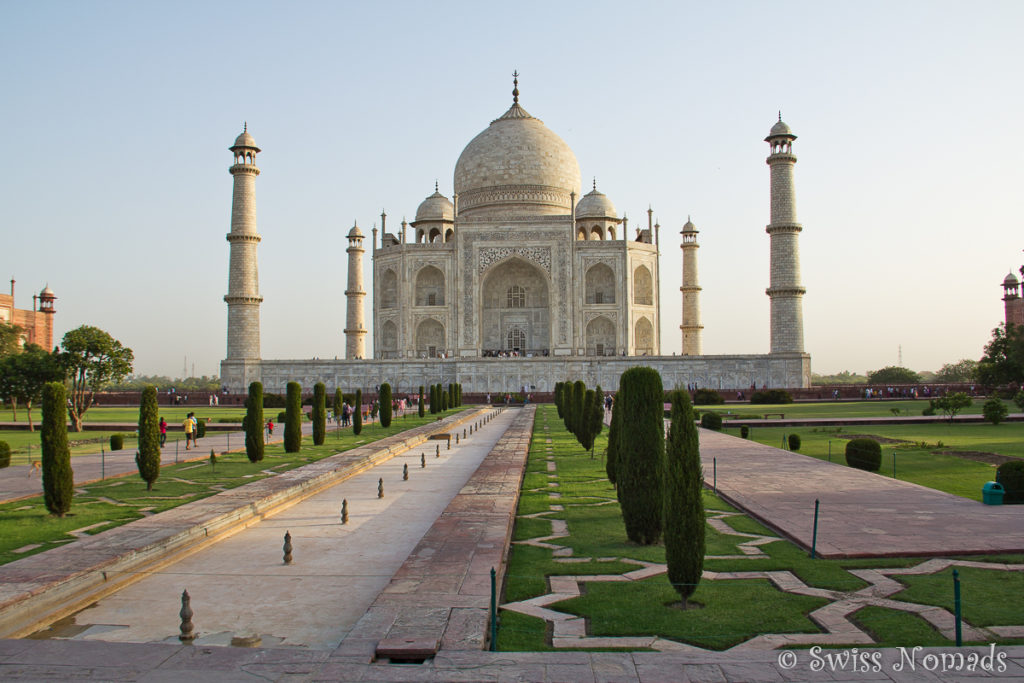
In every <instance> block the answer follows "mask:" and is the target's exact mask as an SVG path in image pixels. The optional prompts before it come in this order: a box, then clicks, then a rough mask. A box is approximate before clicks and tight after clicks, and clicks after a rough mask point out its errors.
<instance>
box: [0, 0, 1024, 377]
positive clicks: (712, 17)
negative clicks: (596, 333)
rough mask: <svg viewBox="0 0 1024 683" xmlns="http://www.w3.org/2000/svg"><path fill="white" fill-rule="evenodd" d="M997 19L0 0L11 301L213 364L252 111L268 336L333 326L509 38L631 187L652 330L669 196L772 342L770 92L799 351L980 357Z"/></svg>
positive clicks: (600, 7) (175, 358)
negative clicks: (795, 275) (783, 176)
mask: <svg viewBox="0 0 1024 683" xmlns="http://www.w3.org/2000/svg"><path fill="white" fill-rule="evenodd" d="M1022 20H1024V3H1021V2H1019V0H1015V1H1012V2H935V1H928V2H908V1H905V0H901V1H900V2H891V1H887V2H863V1H861V2H845V3H840V2H807V3H802V2H778V1H776V2H714V3H712V2H699V3H697V2H690V3H683V2H671V3H669V2H665V3H638V2H633V3H625V2H585V3H583V2H579V3H576V2H517V3H513V4H501V5H499V4H493V3H480V2H457V3H456V2H452V3H446V2H435V3H426V2H409V3H399V2H376V3H371V2H359V3H356V2H350V3H343V2H324V3H313V2H297V3H279V2H278V3H271V2H254V1H249V2H241V3H233V2H173V3H148V2H147V3H143V2H85V1H75V2H47V1H36V2H19V1H16V0H0V86H2V91H0V92H2V105H0V130H2V131H3V163H2V164H0V230H2V237H3V240H2V242H0V244H2V251H0V269H3V270H2V272H0V278H2V279H3V280H6V279H7V276H8V274H10V275H12V276H13V277H15V278H16V279H17V281H18V284H17V292H16V298H17V303H18V304H19V305H20V306H22V307H27V306H30V305H31V295H32V293H33V292H38V291H39V290H40V289H42V287H43V286H44V285H46V284H47V283H49V285H50V286H51V287H52V288H53V289H54V290H55V292H56V293H57V296H58V297H59V298H58V300H57V305H56V308H57V310H58V313H57V318H56V324H57V336H58V338H59V337H60V336H61V335H63V333H64V332H65V331H67V330H69V329H72V328H74V327H77V326H78V325H81V324H83V323H88V324H93V325H97V326H99V327H101V328H104V329H106V330H107V331H109V332H110V333H111V334H113V335H114V336H115V337H117V338H118V339H120V340H121V341H122V342H124V343H125V344H127V345H128V346H130V347H131V348H133V349H134V351H135V358H136V372H138V373H145V374H154V373H159V374H169V375H174V376H177V375H181V373H182V367H183V362H184V361H185V358H186V357H187V359H188V371H189V373H191V372H192V364H193V363H194V364H195V372H196V374H216V373H218V372H219V362H220V360H221V359H222V358H223V357H224V355H225V325H226V319H227V308H226V304H225V303H224V301H223V298H222V297H223V296H224V294H225V293H226V292H227V274H228V243H227V242H226V241H225V239H224V236H225V233H227V231H228V230H229V229H230V209H231V182H232V180H231V176H230V175H229V174H228V172H227V169H228V167H229V165H230V164H231V162H232V157H231V153H230V152H229V151H228V149H227V148H228V147H229V146H230V145H231V143H232V142H233V140H234V138H235V136H236V135H238V133H239V132H241V129H242V123H243V121H248V124H249V132H250V133H252V134H253V136H254V137H255V139H256V142H257V144H258V145H259V146H260V147H261V148H262V149H263V150H264V151H263V153H262V154H260V155H259V158H258V165H259V166H260V168H261V169H262V175H260V177H259V178H258V179H257V181H256V190H257V206H258V212H259V231H260V233H261V234H262V235H263V242H262V243H261V245H260V248H259V259H260V277H261V282H260V286H261V290H262V294H263V296H264V299H265V301H264V303H263V307H262V331H263V334H262V345H263V357H264V358H310V357H313V356H319V357H324V358H331V357H334V356H339V357H340V356H343V355H344V346H345V344H344V337H343V334H342V329H343V327H344V321H345V298H344V295H343V291H344V289H345V280H346V272H345V270H346V255H345V253H344V250H345V247H346V246H347V245H346V241H345V235H346V234H347V232H348V229H349V228H350V227H351V226H352V223H353V221H354V220H358V221H359V225H360V226H364V227H366V228H369V227H370V226H371V225H372V224H373V223H374V222H379V220H380V219H379V214H380V213H381V210H382V209H385V210H386V211H387V214H388V226H389V228H390V227H392V226H394V227H396V228H397V225H398V223H399V221H401V219H402V217H403V216H406V217H408V219H409V220H412V217H413V216H414V215H415V212H416V207H417V206H418V205H419V202H420V201H422V199H423V198H424V197H426V196H427V195H429V194H430V193H431V192H433V190H434V181H435V179H436V180H438V181H439V182H440V188H441V191H442V192H443V193H444V194H446V195H449V196H450V195H451V192H452V173H453V170H454V167H455V162H456V160H457V159H458V156H459V154H460V153H461V151H462V149H463V147H464V146H465V145H466V144H467V143H468V142H469V141H470V140H471V139H472V138H473V137H474V136H475V135H476V134H477V133H479V132H480V131H481V130H483V129H484V128H485V127H486V126H487V125H488V124H489V122H490V121H491V120H492V119H494V118H496V117H497V116H499V115H500V114H502V113H503V112H504V111H505V110H506V109H507V108H508V106H509V104H511V89H512V83H511V74H512V71H513V69H518V70H519V73H520V74H521V76H520V86H519V87H520V91H521V98H520V102H521V103H522V105H523V106H524V107H525V108H526V110H527V111H529V112H530V113H531V114H533V115H534V116H536V117H538V118H540V119H541V120H543V121H544V122H545V124H546V125H547V126H548V127H549V128H551V129H552V130H553V131H555V132H556V133H557V134H558V135H560V136H561V137H562V138H563V139H564V140H565V141H566V142H567V143H568V144H569V145H570V147H572V149H573V150H574V152H575V153H576V156H577V158H578V160H579V164H580V169H581V171H582V174H583V179H584V180H583V185H584V187H585V188H586V187H589V185H590V183H591V178H593V177H595V176H596V178H597V185H598V189H600V190H602V191H603V192H605V193H606V194H607V195H608V196H609V198H611V200H612V201H613V202H614V203H615V205H616V207H617V208H618V210H619V212H620V214H621V213H626V214H628V216H629V218H630V225H631V226H632V225H636V224H637V223H638V222H640V221H646V210H647V207H648V205H651V206H652V207H653V208H654V212H655V215H656V217H657V218H658V219H659V220H660V223H661V225H662V232H661V237H662V249H661V251H662V256H661V306H662V308H661V310H662V351H663V353H665V354H670V353H672V352H673V351H676V352H678V351H679V349H680V346H681V339H680V332H679V327H678V326H679V322H680V294H679V291H678V289H679V285H680V284H681V282H680V279H681V271H680V264H681V256H680V250H679V235H678V233H679V230H680V229H681V227H682V225H683V223H684V222H685V221H686V218H687V215H692V218H693V221H694V223H695V224H696V225H697V228H698V229H699V230H700V231H701V232H700V236H699V241H700V244H701V249H700V267H699V269H700V284H701V285H702V286H703V288H704V291H703V293H702V297H701V303H702V308H703V323H704V326H705V330H704V351H705V352H706V353H709V354H719V353H766V352H767V351H768V306H769V302H768V297H767V296H765V293H764V290H765V288H766V287H767V285H768V236H767V235H766V234H765V231H764V228H765V225H766V224H767V223H768V220H769V216H768V167H767V166H766V165H765V163H764V161H765V157H766V156H767V154H768V145H767V144H766V143H765V142H763V139H764V137H765V135H767V133H768V130H769V129H770V128H771V126H772V124H773V123H774V122H775V120H776V116H777V112H778V111H779V110H780V109H781V111H782V116H783V119H784V120H785V121H786V122H787V123H788V124H789V125H790V126H791V127H792V129H793V132H794V133H795V134H796V135H797V136H798V139H797V141H796V142H795V143H794V152H795V153H796V155H797V157H798V158H799V162H798V163H797V166H796V171H795V175H796V192H797V201H798V216H799V220H800V221H801V223H803V226H804V232H803V233H802V234H801V236H800V250H801V259H802V263H803V280H804V285H805V286H806V288H807V295H806V296H805V297H804V320H805V336H806V346H807V350H808V351H809V352H810V354H811V358H812V369H813V370H814V371H815V372H822V373H830V372H836V371H839V370H844V369H849V370H854V371H861V372H863V371H865V370H869V369H875V368H879V367H882V366H885V365H891V364H895V363H896V362H897V353H898V349H899V347H900V346H901V345H902V354H903V363H904V365H906V366H908V367H911V368H914V369H918V370H934V369H937V368H938V367H939V366H941V365H942V364H943V363H946V362H950V361H955V360H957V359H960V358H978V357H979V356H980V354H981V350H982V347H983V345H984V343H985V342H986V340H987V339H988V338H989V336H990V331H991V329H992V328H993V327H994V326H995V325H997V324H998V323H999V322H1000V320H1001V319H1002V302H1001V301H1000V298H1001V296H1002V290H1001V287H1000V283H1001V282H1002V278H1003V277H1004V276H1005V275H1006V273H1007V272H1008V271H1009V270H1010V269H1013V270H1016V269H1017V268H1018V267H1019V266H1020V265H1021V263H1022V261H1024V255H1022V253H1021V249H1022V247H1024V244H1022V242H1024V240H1022V239H1021V237H1022V233H1021V232H1020V227H1021V220H1022V216H1024V190H1022V188H1024V164H1022V157H1024V123H1022V121H1024V88H1022V87H1021V69H1022V67H1024V47H1022V46H1024V41H1022V40H1021V31H1022V28H1024V21H1022ZM631 232H632V229H631ZM370 281H371V278H370V262H369V258H367V259H366V282H367V283H369V282H370ZM4 287H6V286H5V285H4ZM371 296H372V294H371ZM367 310H368V311H369V310H371V309H370V307H369V305H368V306H367ZM367 324H372V320H368V321H367ZM370 338H371V339H372V335H371V337H370Z"/></svg>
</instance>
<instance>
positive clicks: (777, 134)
mask: <svg viewBox="0 0 1024 683" xmlns="http://www.w3.org/2000/svg"><path fill="white" fill-rule="evenodd" d="M772 138H789V139H790V140H796V136H795V135H793V131H792V130H790V128H789V126H788V125H786V123H785V122H784V121H783V120H782V112H779V120H778V121H776V122H775V125H774V126H772V130H771V132H770V133H768V137H766V138H765V139H764V141H765V142H768V141H769V140H771V139H772Z"/></svg>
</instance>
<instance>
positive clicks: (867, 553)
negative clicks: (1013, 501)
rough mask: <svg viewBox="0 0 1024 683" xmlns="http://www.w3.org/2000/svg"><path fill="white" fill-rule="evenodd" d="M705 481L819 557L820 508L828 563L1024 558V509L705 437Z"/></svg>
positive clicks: (740, 442)
mask: <svg viewBox="0 0 1024 683" xmlns="http://www.w3.org/2000/svg"><path fill="white" fill-rule="evenodd" d="M700 454H701V460H702V461H703V464H704V481H705V483H706V484H707V485H708V486H711V485H712V481H713V477H714V465H715V464H717V472H718V476H717V481H718V492H719V493H720V494H721V495H722V496H723V497H724V498H725V499H726V500H728V501H729V502H731V503H732V504H734V505H736V506H737V507H739V508H741V509H742V510H743V511H745V512H747V513H749V514H751V515H752V516H754V517H756V518H757V519H758V520H760V521H761V522H763V523H765V524H767V525H768V526H770V527H771V528H773V529H775V530H776V531H779V532H780V533H782V534H783V535H785V536H786V537H788V538H790V539H792V540H793V541H795V542H796V543H798V544H800V545H802V546H804V547H805V548H808V549H810V547H811V542H812V534H813V520H814V501H815V499H818V500H819V501H820V511H819V518H818V538H817V552H818V554H819V555H821V556H822V557H827V558H830V557H882V556H908V555H963V554H973V553H1022V552H1024V505H999V506H993V505H984V504H982V503H979V502H977V501H973V500H968V499H967V498H961V497H959V496H954V495H951V494H948V493H943V492H941V491H936V490H934V489H929V488H925V487H924V486H918V485H917V484H911V483H909V482H905V481H899V480H896V479H892V478H891V477H886V476H883V475H881V474H875V473H872V472H865V471H863V470H858V469H854V468H852V467H847V466H846V465H845V464H837V463H830V462H826V461H823V460H818V459H817V458H811V457H808V456H805V455H799V454H797V453H792V452H790V451H784V450H781V449H778V448H773V447H771V446H764V445H762V444H759V443H755V442H753V441H749V440H746V439H740V438H737V437H734V436H727V435H725V434H722V433H721V432H714V431H709V430H706V429H702V430H700Z"/></svg>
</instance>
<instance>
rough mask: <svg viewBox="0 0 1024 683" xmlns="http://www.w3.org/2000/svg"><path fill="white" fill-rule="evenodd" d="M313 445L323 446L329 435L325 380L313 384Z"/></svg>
mask: <svg viewBox="0 0 1024 683" xmlns="http://www.w3.org/2000/svg"><path fill="white" fill-rule="evenodd" d="M312 417H313V445H314V446H322V445H323V444H324V439H325V438H326V437H327V387H326V386H324V383H323V382H317V383H316V384H314V385H313V415H312Z"/></svg>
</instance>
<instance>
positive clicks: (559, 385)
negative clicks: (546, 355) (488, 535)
mask: <svg viewBox="0 0 1024 683" xmlns="http://www.w3.org/2000/svg"><path fill="white" fill-rule="evenodd" d="M564 391H565V382H556V383H555V408H556V409H557V410H558V419H559V420H563V419H565V418H564V416H563V415H562V397H563V393H564ZM1021 393H1022V394H1024V392H1021ZM1022 410H1024V409H1022Z"/></svg>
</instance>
